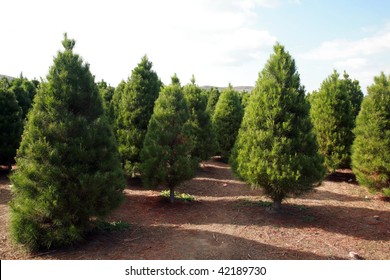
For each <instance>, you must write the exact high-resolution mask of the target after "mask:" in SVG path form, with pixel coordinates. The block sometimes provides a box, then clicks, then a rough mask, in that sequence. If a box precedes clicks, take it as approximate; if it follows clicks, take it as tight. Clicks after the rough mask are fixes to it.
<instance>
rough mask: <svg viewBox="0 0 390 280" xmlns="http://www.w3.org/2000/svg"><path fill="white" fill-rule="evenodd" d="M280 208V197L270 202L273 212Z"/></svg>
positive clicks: (278, 210)
mask: <svg viewBox="0 0 390 280" xmlns="http://www.w3.org/2000/svg"><path fill="white" fill-rule="evenodd" d="M281 208H282V199H280V198H276V199H274V202H273V203H272V209H273V210H274V211H275V212H280V209H281Z"/></svg>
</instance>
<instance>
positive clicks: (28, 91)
mask: <svg viewBox="0 0 390 280" xmlns="http://www.w3.org/2000/svg"><path fill="white" fill-rule="evenodd" d="M11 91H12V92H13V93H14V94H15V96H16V99H17V100H18V103H19V106H20V107H21V108H22V119H23V120H24V119H25V118H26V116H27V113H28V111H29V110H30V108H31V106H32V103H33V99H34V96H35V94H36V92H37V89H36V86H35V84H34V83H33V82H31V81H29V80H28V79H26V78H24V77H23V76H22V75H20V77H19V78H15V79H13V80H12V81H11Z"/></svg>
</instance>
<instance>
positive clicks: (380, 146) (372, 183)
mask: <svg viewBox="0 0 390 280" xmlns="http://www.w3.org/2000/svg"><path fill="white" fill-rule="evenodd" d="M367 91H368V95H367V96H366V97H365V98H364V100H363V103H362V107H361V110H360V113H359V115H358V117H357V120H356V128H355V130H354V132H355V135H356V138H355V141H354V143H353V146H352V169H353V172H354V173H355V174H356V177H357V180H358V181H359V183H360V184H362V185H364V186H367V187H368V188H369V189H370V190H372V191H382V193H383V194H384V195H385V196H388V197H390V76H389V77H386V76H385V74H384V73H381V75H380V76H378V77H375V78H374V84H372V85H371V86H369V87H368V88H367Z"/></svg>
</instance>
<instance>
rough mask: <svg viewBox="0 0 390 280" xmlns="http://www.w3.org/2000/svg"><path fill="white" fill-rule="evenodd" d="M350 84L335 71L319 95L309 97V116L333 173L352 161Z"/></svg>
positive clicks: (352, 116)
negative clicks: (348, 88)
mask: <svg viewBox="0 0 390 280" xmlns="http://www.w3.org/2000/svg"><path fill="white" fill-rule="evenodd" d="M346 85H347V82H345V81H343V80H341V79H340V78H339V74H338V73H337V72H336V71H334V72H333V73H332V74H331V75H330V76H329V77H328V78H326V79H325V80H324V81H323V83H322V84H321V88H320V90H319V91H318V92H315V93H313V94H312V96H311V97H310V102H311V109H310V114H311V118H312V121H313V125H314V132H315V134H316V136H317V141H318V145H319V152H320V154H321V155H322V156H323V157H324V159H325V162H324V165H325V167H326V169H327V170H328V171H330V172H335V170H336V169H337V168H347V167H349V166H350V161H351V145H352V142H353V132H352V130H353V128H354V124H355V117H354V115H353V112H352V103H351V96H352V93H351V94H350V93H349V92H347V88H346Z"/></svg>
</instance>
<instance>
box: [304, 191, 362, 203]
mask: <svg viewBox="0 0 390 280" xmlns="http://www.w3.org/2000/svg"><path fill="white" fill-rule="evenodd" d="M300 198H303V199H305V198H307V199H312V200H336V201H340V202H354V201H367V202H369V200H368V199H366V198H364V197H359V196H352V195H346V194H340V193H334V192H330V191H326V190H314V191H313V192H310V193H309V194H308V195H304V196H301V197H300Z"/></svg>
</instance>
